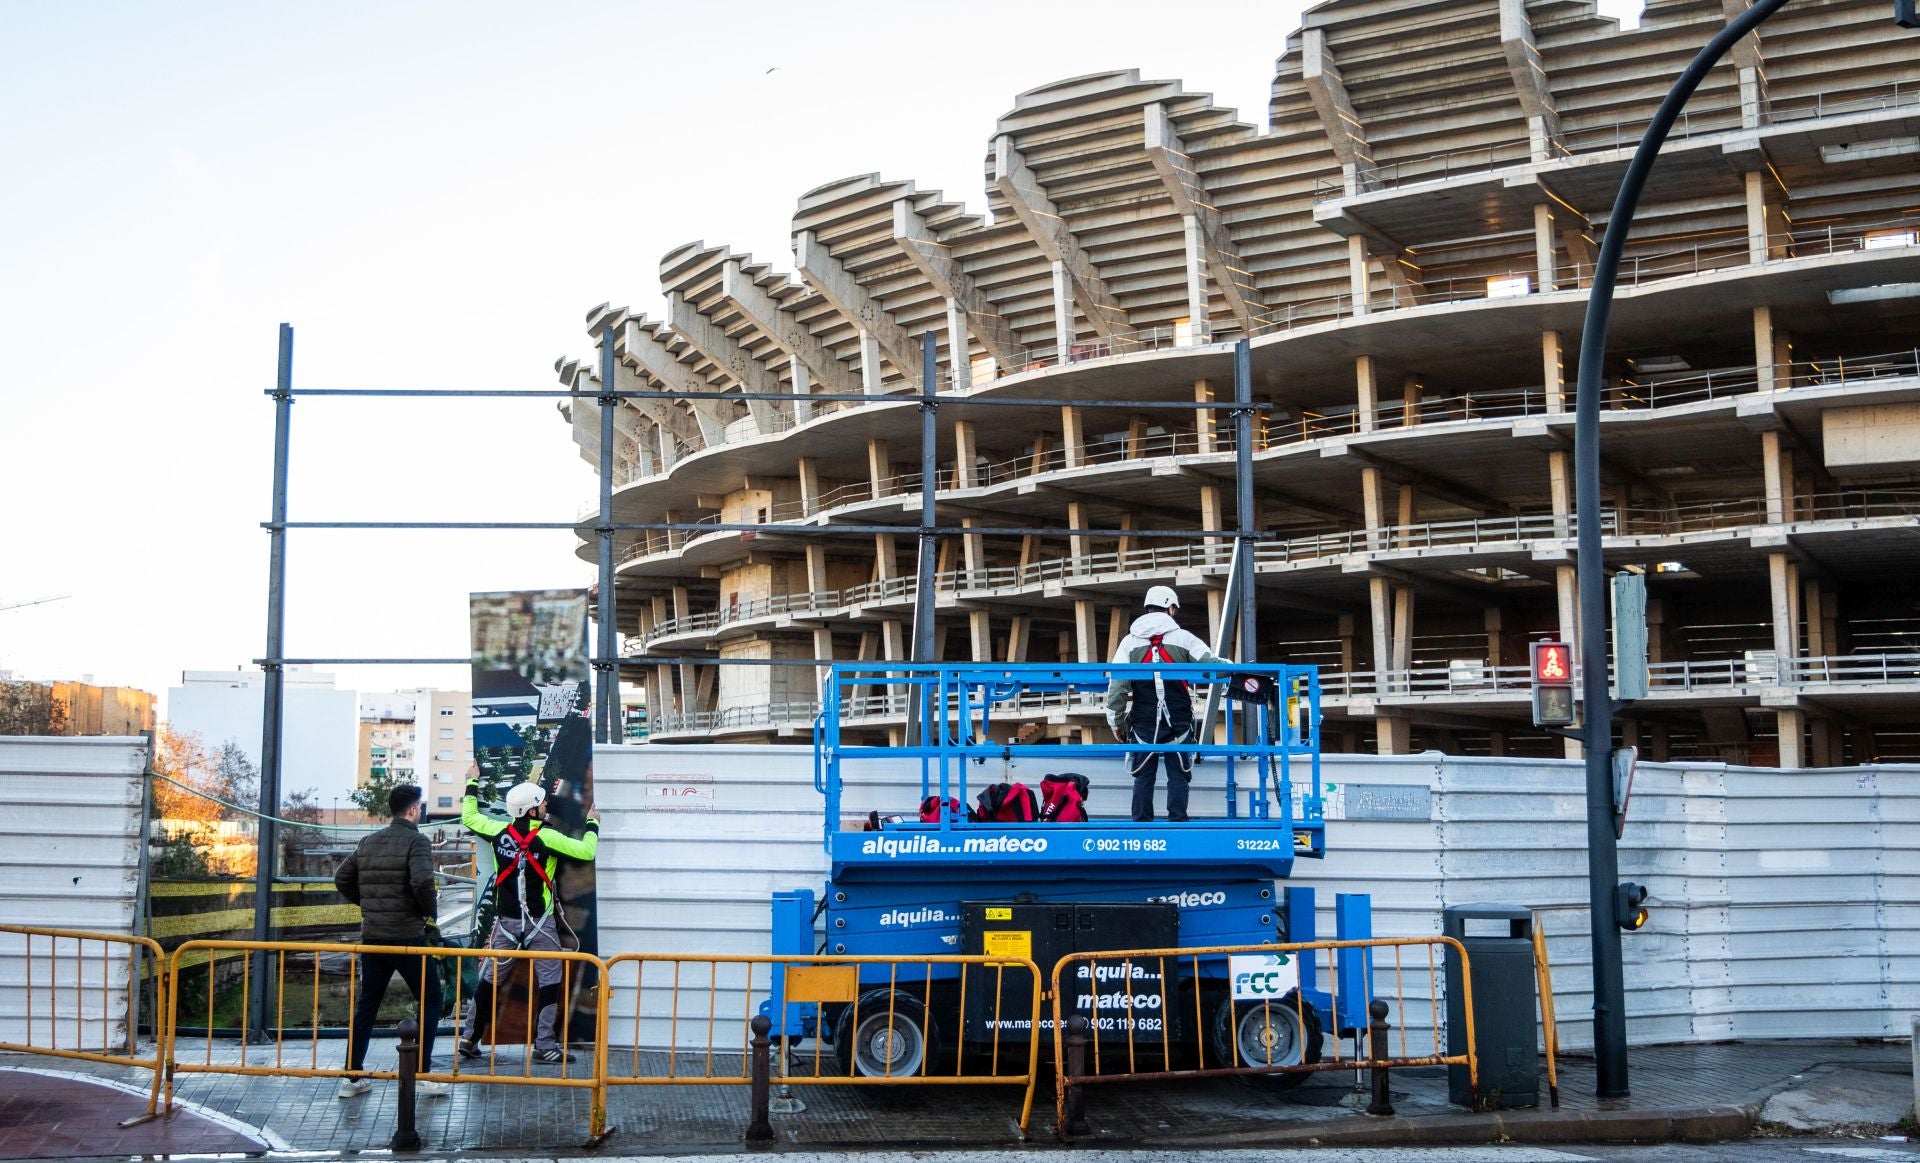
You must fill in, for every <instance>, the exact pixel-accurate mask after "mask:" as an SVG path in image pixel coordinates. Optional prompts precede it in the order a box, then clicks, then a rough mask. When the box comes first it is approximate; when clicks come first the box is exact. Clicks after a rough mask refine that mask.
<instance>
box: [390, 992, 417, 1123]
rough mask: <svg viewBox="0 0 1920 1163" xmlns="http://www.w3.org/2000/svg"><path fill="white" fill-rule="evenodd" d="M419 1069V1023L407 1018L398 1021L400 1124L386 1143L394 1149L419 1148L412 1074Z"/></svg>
mask: <svg viewBox="0 0 1920 1163" xmlns="http://www.w3.org/2000/svg"><path fill="white" fill-rule="evenodd" d="M419 1069H420V1023H418V1022H416V1021H413V1020H412V1019H411V1018H409V1019H408V1020H406V1021H404V1022H401V1023H400V1085H399V1086H398V1088H397V1090H396V1093H397V1100H396V1101H397V1102H398V1105H399V1108H400V1125H399V1126H397V1127H395V1128H394V1131H393V1140H392V1141H391V1142H390V1143H388V1144H387V1145H388V1146H389V1147H391V1148H392V1149H394V1150H395V1151H418V1150H419V1149H420V1132H419V1131H418V1130H416V1129H415V1127H414V1121H413V1100H414V1090H413V1076H414V1075H415V1074H416V1073H418V1071H419Z"/></svg>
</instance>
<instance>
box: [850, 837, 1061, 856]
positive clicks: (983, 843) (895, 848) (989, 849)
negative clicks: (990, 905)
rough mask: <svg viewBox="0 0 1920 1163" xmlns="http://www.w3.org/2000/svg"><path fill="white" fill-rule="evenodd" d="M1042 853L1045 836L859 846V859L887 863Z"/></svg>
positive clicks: (881, 840) (879, 841) (885, 840)
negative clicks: (916, 858) (957, 855)
mask: <svg viewBox="0 0 1920 1163" xmlns="http://www.w3.org/2000/svg"><path fill="white" fill-rule="evenodd" d="M1046 850H1047V838H1046V837H1045V836H968V837H967V838H966V839H964V840H948V841H942V840H941V839H940V838H939V837H938V836H929V835H926V834H924V833H922V834H920V835H915V836H906V837H894V836H876V837H873V838H872V839H869V840H863V841H861V842H860V855H862V856H885V857H887V858H888V859H889V860H891V859H896V858H898V857H901V856H950V855H953V854H955V853H969V852H978V853H989V854H992V853H1003V852H1036V853H1038V852H1045V851H1046Z"/></svg>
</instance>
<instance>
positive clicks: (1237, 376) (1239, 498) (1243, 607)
mask: <svg viewBox="0 0 1920 1163" xmlns="http://www.w3.org/2000/svg"><path fill="white" fill-rule="evenodd" d="M1233 402H1234V403H1235V404H1236V405H1237V407H1235V408H1234V410H1233V454H1234V455H1233V507H1234V530H1235V532H1236V533H1237V534H1238V535H1239V545H1240V552H1239V553H1238V554H1237V555H1236V556H1235V560H1236V561H1237V562H1239V571H1238V572H1239V575H1240V576H1239V577H1238V579H1237V581H1238V583H1239V589H1240V619H1239V621H1240V661H1241V662H1255V661H1258V659H1259V657H1260V628H1259V624H1258V621H1257V619H1256V616H1255V606H1254V598H1253V535H1254V529H1253V346H1252V344H1250V343H1249V342H1248V341H1247V340H1245V339H1242V340H1241V341H1240V342H1238V343H1236V344H1234V345H1233Z"/></svg>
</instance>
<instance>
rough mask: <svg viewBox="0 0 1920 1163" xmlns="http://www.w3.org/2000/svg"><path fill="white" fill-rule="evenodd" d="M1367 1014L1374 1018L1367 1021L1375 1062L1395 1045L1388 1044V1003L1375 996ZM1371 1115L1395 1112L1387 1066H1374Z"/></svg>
mask: <svg viewBox="0 0 1920 1163" xmlns="http://www.w3.org/2000/svg"><path fill="white" fill-rule="evenodd" d="M1367 1014H1368V1015H1369V1016H1370V1017H1371V1018H1372V1019H1373V1020H1372V1021H1371V1022H1368V1023H1367V1055H1368V1056H1369V1057H1371V1058H1372V1059H1373V1060H1374V1061H1375V1062H1378V1061H1379V1060H1380V1059H1383V1058H1386V1057H1387V1056H1388V1055H1390V1054H1392V1053H1393V1047H1391V1046H1390V1045H1388V1044H1387V1003H1386V1002H1384V1001H1382V1000H1381V999H1379V998H1374V999H1373V1001H1372V1003H1371V1004H1369V1005H1368V1006H1367ZM1367 1113H1368V1114H1370V1115H1383V1116H1384V1115H1390V1114H1392V1113H1393V1097H1392V1095H1391V1094H1389V1093H1388V1091H1387V1068H1386V1067H1385V1066H1375V1067H1374V1068H1373V1101H1372V1102H1370V1103H1368V1104H1367Z"/></svg>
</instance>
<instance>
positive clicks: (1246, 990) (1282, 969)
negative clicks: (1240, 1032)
mask: <svg viewBox="0 0 1920 1163" xmlns="http://www.w3.org/2000/svg"><path fill="white" fill-rule="evenodd" d="M1227 973H1228V974H1229V976H1231V977H1232V978H1233V1000H1235V1001H1278V1000H1279V999H1280V998H1282V997H1285V996H1286V995H1287V994H1289V993H1292V992H1293V991H1294V990H1295V989H1298V988H1299V986H1300V963H1299V962H1297V961H1295V960H1294V959H1293V955H1292V954H1290V953H1235V954H1233V955H1232V956H1230V957H1228V958H1227Z"/></svg>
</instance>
